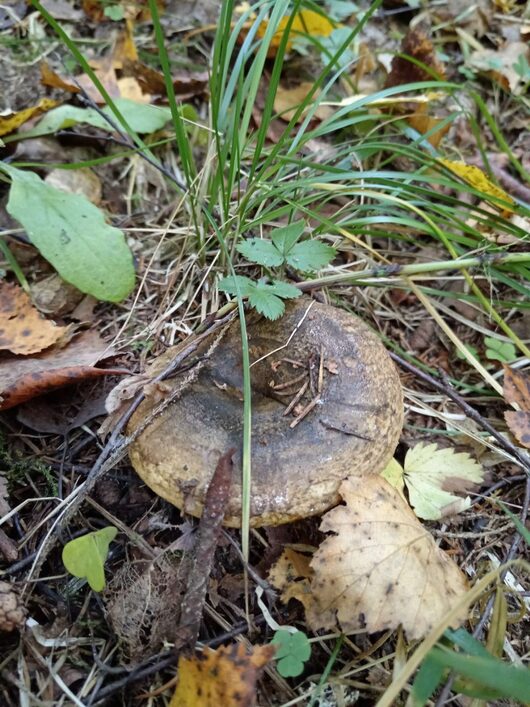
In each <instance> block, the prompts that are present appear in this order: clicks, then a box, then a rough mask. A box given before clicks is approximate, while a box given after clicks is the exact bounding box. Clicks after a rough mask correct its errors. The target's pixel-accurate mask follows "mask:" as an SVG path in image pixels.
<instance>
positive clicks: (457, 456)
mask: <svg viewBox="0 0 530 707" xmlns="http://www.w3.org/2000/svg"><path fill="white" fill-rule="evenodd" d="M404 477H405V484H406V486H407V490H408V494H409V499H410V504H411V506H412V507H413V508H414V512H415V513H416V515H417V516H418V517H419V518H423V519H425V520H438V519H439V518H442V517H443V516H444V515H449V514H453V513H460V512H462V511H463V510H465V509H466V508H468V507H469V503H470V501H469V498H461V497H459V496H455V495H454V494H453V493H451V491H452V490H458V491H459V492H464V493H465V492H466V491H467V490H468V489H469V488H470V487H472V486H473V485H474V484H480V483H481V482H482V481H483V478H484V471H483V469H482V467H481V465H480V464H478V463H477V462H476V461H475V460H474V459H472V458H471V457H470V456H469V454H467V452H461V453H455V451H454V450H453V449H452V448H448V449H438V448H437V446H436V445H435V444H423V442H420V443H419V444H417V445H416V446H414V447H413V448H412V449H409V451H408V452H407V454H406V456H405V463H404ZM449 489H450V490H449Z"/></svg>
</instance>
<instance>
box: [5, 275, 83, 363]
mask: <svg viewBox="0 0 530 707" xmlns="http://www.w3.org/2000/svg"><path fill="white" fill-rule="evenodd" d="M69 329H70V328H69V327H61V326H57V325H56V324H55V323H54V322H52V321H49V320H48V319H44V317H43V316H41V314H40V313H39V312H38V311H37V310H36V309H35V307H34V306H33V305H32V303H31V300H30V298H29V296H28V294H27V293H26V292H24V290H23V289H22V288H21V287H19V286H18V285H15V284H12V283H10V282H6V281H3V282H1V283H0V349H1V350H4V351H11V353H14V354H22V355H29V354H34V353H38V352H39V351H43V350H44V349H47V348H48V347H50V346H52V345H53V344H56V343H57V342H58V341H60V340H61V339H64V337H66V336H67V335H68V332H69Z"/></svg>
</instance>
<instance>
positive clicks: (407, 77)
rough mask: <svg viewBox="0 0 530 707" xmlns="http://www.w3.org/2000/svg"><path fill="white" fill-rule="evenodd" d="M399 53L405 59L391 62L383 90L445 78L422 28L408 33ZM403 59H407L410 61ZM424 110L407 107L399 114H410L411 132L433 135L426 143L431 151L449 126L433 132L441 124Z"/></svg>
mask: <svg viewBox="0 0 530 707" xmlns="http://www.w3.org/2000/svg"><path fill="white" fill-rule="evenodd" d="M401 53H402V54H403V55H405V56H395V57H394V59H393V60H392V66H391V70H390V73H389V75H388V77H387V80H386V82H385V87H386V88H388V87H390V86H401V85H402V84H407V83H412V82H416V81H432V80H433V78H434V76H439V77H440V78H442V79H443V78H444V77H445V68H444V66H443V64H442V63H441V62H440V61H438V59H437V58H436V55H435V52H434V47H433V44H432V42H431V39H430V37H429V36H428V35H427V32H426V31H425V30H424V29H423V28H421V27H416V28H414V29H411V30H409V32H408V33H407V35H406V36H405V38H404V39H403V42H402V44H401ZM407 57H411V59H412V60H414V61H411V59H408V58H407ZM415 61H416V62H420V63H421V64H424V65H425V67H426V68H425V69H424V68H423V67H422V66H420V65H418V64H416V63H414V62H415ZM427 69H431V71H430V72H429V71H427ZM433 74H434V76H433ZM396 109H397V106H396ZM428 109H429V108H428V104H422V105H414V104H412V103H410V104H409V105H407V104H405V105H404V106H403V107H402V110H405V111H410V115H407V116H406V120H407V122H408V123H409V124H410V125H411V126H412V127H413V128H414V130H417V131H418V132H419V133H421V134H422V135H424V134H425V133H428V132H430V131H433V133H432V135H430V136H429V138H428V140H429V142H430V143H431V145H432V146H433V147H438V145H439V143H440V140H441V139H442V137H443V136H444V135H445V133H447V132H448V130H449V128H450V126H449V125H445V126H443V127H441V128H439V129H438V130H437V129H436V128H437V126H438V125H439V124H440V123H441V122H442V121H441V120H440V119H439V118H436V117H432V116H430V115H429V114H428Z"/></svg>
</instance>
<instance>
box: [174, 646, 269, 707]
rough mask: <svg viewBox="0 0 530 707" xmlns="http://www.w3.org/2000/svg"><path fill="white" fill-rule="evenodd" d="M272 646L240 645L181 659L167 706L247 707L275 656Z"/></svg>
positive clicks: (252, 702)
mask: <svg viewBox="0 0 530 707" xmlns="http://www.w3.org/2000/svg"><path fill="white" fill-rule="evenodd" d="M274 652H275V648H274V646H271V645H268V646H254V647H253V648H252V650H251V651H250V652H249V653H247V650H246V648H245V646H244V645H243V644H242V643H236V644H232V645H230V646H221V647H220V648H218V649H217V650H212V649H211V648H205V649H204V650H203V652H202V653H201V654H199V655H196V656H193V657H192V658H186V657H185V656H180V658H179V664H178V684H177V688H176V690H175V693H174V695H173V698H172V700H171V702H170V705H169V707H221V705H222V707H247V705H251V704H254V703H255V697H256V682H257V680H258V678H259V676H260V674H261V671H262V670H263V668H264V667H265V665H267V663H268V662H269V661H270V660H271V659H272V657H273V656H274Z"/></svg>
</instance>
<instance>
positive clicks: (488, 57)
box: [467, 42, 530, 96]
mask: <svg viewBox="0 0 530 707" xmlns="http://www.w3.org/2000/svg"><path fill="white" fill-rule="evenodd" d="M521 57H523V60H526V62H527V64H528V61H529V60H530V49H529V47H528V45H527V44H526V43H525V42H506V43H505V44H504V46H502V47H501V48H500V49H481V50H478V51H475V52H473V53H472V54H471V56H470V57H469V59H468V61H467V63H468V65H469V66H471V67H472V68H474V69H477V70H478V71H482V72H485V73H487V74H488V75H489V76H490V77H491V78H492V79H493V80H494V81H496V82H497V83H499V84H500V85H501V86H502V87H503V88H504V90H505V91H509V92H510V93H512V94H513V95H514V96H518V95H519V94H520V93H521V92H522V91H523V89H524V87H525V85H526V80H525V77H524V75H522V74H521V72H519V71H517V69H516V66H517V64H518V63H519V62H520V61H521Z"/></svg>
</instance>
